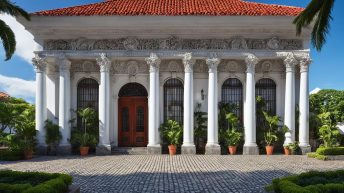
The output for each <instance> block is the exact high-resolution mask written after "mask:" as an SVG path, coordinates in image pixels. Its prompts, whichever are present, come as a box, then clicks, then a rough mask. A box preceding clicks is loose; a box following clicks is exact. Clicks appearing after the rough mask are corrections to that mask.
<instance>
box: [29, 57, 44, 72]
mask: <svg viewBox="0 0 344 193" xmlns="http://www.w3.org/2000/svg"><path fill="white" fill-rule="evenodd" d="M32 64H33V67H34V69H35V71H36V72H37V73H40V72H45V71H46V64H47V62H46V59H45V58H42V57H40V56H39V55H37V54H36V55H35V57H34V58H32Z"/></svg>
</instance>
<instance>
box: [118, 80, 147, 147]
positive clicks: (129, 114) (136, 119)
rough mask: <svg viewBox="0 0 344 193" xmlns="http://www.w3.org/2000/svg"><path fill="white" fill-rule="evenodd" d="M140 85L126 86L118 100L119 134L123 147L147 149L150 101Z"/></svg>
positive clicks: (120, 143)
mask: <svg viewBox="0 0 344 193" xmlns="http://www.w3.org/2000/svg"><path fill="white" fill-rule="evenodd" d="M147 96H148V94H147V91H146V89H145V88H144V87H143V86H142V85H141V84H138V83H129V84H126V85H124V86H123V87H122V88H121V90H120V92H119V100H118V134H119V140H118V141H119V146H121V147H145V146H147V141H148V139H147V138H148V137H147V134H148V99H147Z"/></svg>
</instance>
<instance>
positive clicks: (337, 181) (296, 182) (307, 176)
mask: <svg viewBox="0 0 344 193" xmlns="http://www.w3.org/2000/svg"><path fill="white" fill-rule="evenodd" d="M266 190H268V191H274V192H276V193H291V192H292V193H322V192H331V193H341V192H344V170H338V171H328V172H317V171H311V172H306V173H302V174H300V175H294V176H288V177H285V178H277V179H274V180H273V181H272V185H269V186H267V187H266Z"/></svg>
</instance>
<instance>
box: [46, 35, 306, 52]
mask: <svg viewBox="0 0 344 193" xmlns="http://www.w3.org/2000/svg"><path fill="white" fill-rule="evenodd" d="M302 48H303V44H302V41H301V40H296V39H279V38H277V37H273V38H270V39H250V38H246V39H245V38H244V37H233V38H230V39H180V38H178V37H175V36H170V37H168V38H164V39H138V38H136V37H128V38H121V39H101V40H96V39H85V38H79V39H65V40H63V39H61V40H46V41H45V42H44V50H210V49H215V50H247V49H255V50H300V49H302Z"/></svg>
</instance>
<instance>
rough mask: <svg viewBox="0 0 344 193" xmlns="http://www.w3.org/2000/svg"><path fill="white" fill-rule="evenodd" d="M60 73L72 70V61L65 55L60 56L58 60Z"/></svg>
mask: <svg viewBox="0 0 344 193" xmlns="http://www.w3.org/2000/svg"><path fill="white" fill-rule="evenodd" d="M57 61H58V65H59V69H60V72H66V71H69V70H70V67H71V61H70V60H68V59H67V58H66V57H65V56H64V55H60V56H59V57H58V58H57Z"/></svg>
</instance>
